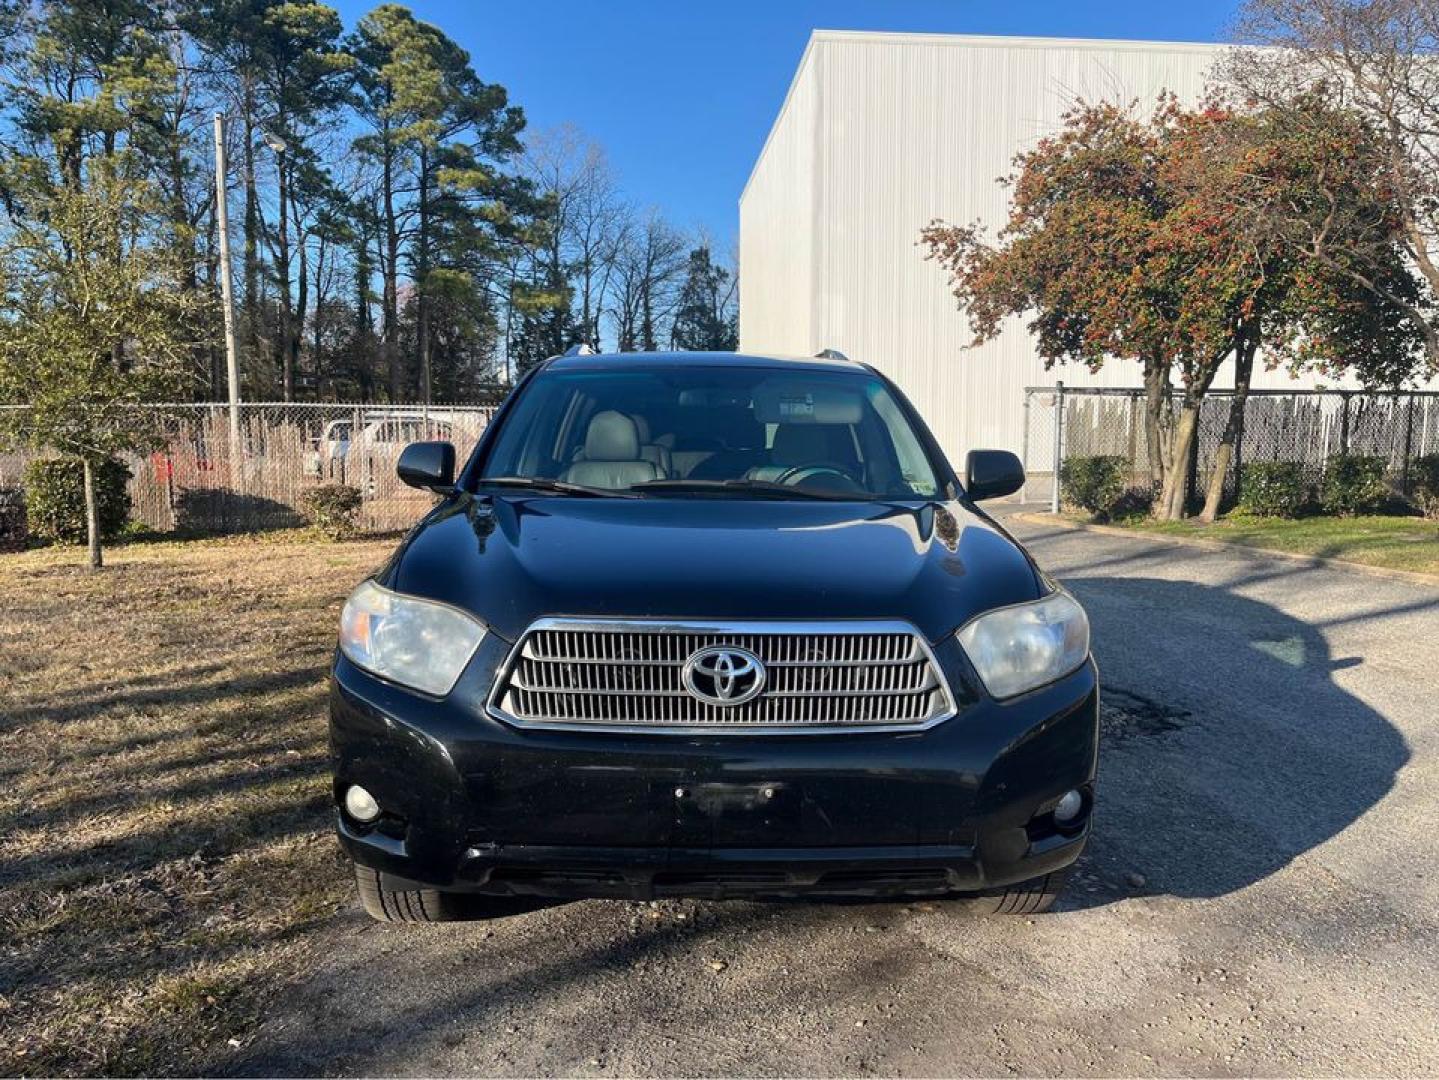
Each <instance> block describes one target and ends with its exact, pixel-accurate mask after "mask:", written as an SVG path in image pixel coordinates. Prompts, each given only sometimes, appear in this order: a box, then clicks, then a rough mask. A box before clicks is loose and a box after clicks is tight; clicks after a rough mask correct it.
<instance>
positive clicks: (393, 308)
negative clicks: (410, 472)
mask: <svg viewBox="0 0 1439 1080" xmlns="http://www.w3.org/2000/svg"><path fill="white" fill-rule="evenodd" d="M381 138H382V139H384V147H385V149H384V154H383V171H382V172H383V179H382V183H383V188H382V192H381V198H382V204H383V206H384V216H385V250H384V254H383V261H384V266H383V267H382V268H381V269H382V270H383V272H384V291H383V295H382V296H381V300H380V308H381V320H382V321H381V324H380V352H381V353H382V354H383V355H384V358H385V372H386V377H387V378H388V379H389V383H390V401H391V402H395V401H399V400H400V350H399V345H398V339H399V322H400V305H399V281H398V275H399V263H400V229H399V225H398V223H397V222H396V220H395V179H394V150H393V149H392V147H391V146H390V135H389V132H388V131H385V132H382V134H381Z"/></svg>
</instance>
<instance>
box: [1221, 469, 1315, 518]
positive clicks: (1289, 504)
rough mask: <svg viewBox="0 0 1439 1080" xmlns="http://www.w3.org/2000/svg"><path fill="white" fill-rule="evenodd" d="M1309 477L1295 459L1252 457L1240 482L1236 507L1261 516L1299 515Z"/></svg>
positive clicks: (1307, 492) (1307, 491) (1303, 504)
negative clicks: (1259, 459)
mask: <svg viewBox="0 0 1439 1080" xmlns="http://www.w3.org/2000/svg"><path fill="white" fill-rule="evenodd" d="M1309 501H1310V492H1309V480H1308V478H1307V477H1306V476H1305V475H1304V466H1303V465H1301V464H1299V462H1297V461H1251V462H1248V463H1246V464H1245V466H1244V474H1243V477H1242V479H1241V480H1240V484H1239V503H1238V506H1239V509H1240V510H1243V511H1245V512H1247V513H1250V514H1257V515H1258V516H1260V517H1279V518H1292V517H1298V516H1299V515H1300V514H1301V513H1302V512H1303V510H1304V508H1305V507H1306V506H1307V505H1309Z"/></svg>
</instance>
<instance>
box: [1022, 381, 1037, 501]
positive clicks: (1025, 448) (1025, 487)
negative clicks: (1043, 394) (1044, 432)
mask: <svg viewBox="0 0 1439 1080" xmlns="http://www.w3.org/2000/svg"><path fill="white" fill-rule="evenodd" d="M1033 396H1034V395H1033V394H1032V393H1030V391H1029V388H1028V387H1025V390H1024V438H1023V440H1022V441H1021V442H1020V444H1019V445H1020V447H1021V450H1020V453H1021V454H1022V455H1023V456H1024V459H1025V460H1028V458H1029V402H1030V399H1031V398H1032V397H1033ZM1019 501H1020V502H1021V503H1027V502H1028V501H1029V470H1028V469H1025V470H1024V483H1023V484H1021V485H1020V488H1019Z"/></svg>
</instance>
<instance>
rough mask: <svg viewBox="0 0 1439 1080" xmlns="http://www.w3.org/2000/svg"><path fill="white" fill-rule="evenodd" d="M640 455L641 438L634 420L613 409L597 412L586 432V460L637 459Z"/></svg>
mask: <svg viewBox="0 0 1439 1080" xmlns="http://www.w3.org/2000/svg"><path fill="white" fill-rule="evenodd" d="M639 456H640V440H639V435H638V433H637V432H636V431H635V422H634V421H633V420H631V419H630V418H629V417H628V416H626V415H625V414H624V413H618V412H615V411H613V410H611V409H607V410H606V411H604V412H602V413H595V416H594V419H593V420H591V421H590V427H589V430H588V431H587V432H585V460H586V461H635V460H637V459H638V458H639Z"/></svg>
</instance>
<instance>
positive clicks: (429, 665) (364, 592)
mask: <svg viewBox="0 0 1439 1080" xmlns="http://www.w3.org/2000/svg"><path fill="white" fill-rule="evenodd" d="M484 636H485V628H484V627H483V626H481V625H480V624H479V623H478V622H476V621H475V620H474V619H472V618H470V617H469V616H468V615H466V614H465V613H464V612H462V611H457V610H455V609H454V608H452V607H446V606H445V605H444V604H435V603H432V602H430V601H428V600H419V599H416V598H415V597H413V596H402V595H400V594H399V593H395V592H391V591H390V590H389V589H382V588H381V587H380V586H378V585H376V584H375V583H374V582H373V581H365V582H362V583H361V584H360V587H359V588H357V589H356V590H355V591H354V592H352V593H351V594H350V598H349V599H348V600H346V601H345V610H344V611H343V612H342V613H341V615H340V651H341V652H343V653H344V654H345V656H346V657H348V658H349V660H350V662H351V663H353V664H355V665H356V666H358V667H362V668H364V669H365V670H366V671H370V672H373V673H374V674H376V675H378V676H380V677H381V678H383V679H389V680H390V681H391V682H397V683H399V684H400V685H402V686H409V687H413V688H414V689H416V690H420V691H422V692H424V693H426V694H434V695H435V696H436V697H443V696H444V695H445V694H448V693H449V692H450V691H451V690H452V689H454V685H455V680H457V679H458V678H459V677H460V672H462V671H464V670H465V665H466V664H468V663H469V662H470V657H472V656H474V655H475V650H476V649H477V648H479V645H480V641H481V640H482V639H483V638H484Z"/></svg>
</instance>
